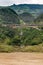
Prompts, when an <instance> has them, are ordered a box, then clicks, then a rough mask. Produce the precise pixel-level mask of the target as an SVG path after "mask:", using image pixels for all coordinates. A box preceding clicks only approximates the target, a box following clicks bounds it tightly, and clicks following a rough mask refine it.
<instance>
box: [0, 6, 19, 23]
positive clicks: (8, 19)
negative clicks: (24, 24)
mask: <svg viewBox="0 0 43 65" xmlns="http://www.w3.org/2000/svg"><path fill="white" fill-rule="evenodd" d="M0 23H4V24H9V23H10V24H12V23H14V24H19V23H20V20H19V17H18V15H17V14H16V12H15V11H13V10H12V9H10V8H8V7H3V8H0Z"/></svg>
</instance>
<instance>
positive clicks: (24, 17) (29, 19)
mask: <svg viewBox="0 0 43 65" xmlns="http://www.w3.org/2000/svg"><path fill="white" fill-rule="evenodd" d="M19 16H20V18H21V19H22V20H23V21H24V22H25V23H32V22H33V20H34V17H33V16H32V15H31V14H30V13H27V12H24V13H22V14H20V15H19Z"/></svg>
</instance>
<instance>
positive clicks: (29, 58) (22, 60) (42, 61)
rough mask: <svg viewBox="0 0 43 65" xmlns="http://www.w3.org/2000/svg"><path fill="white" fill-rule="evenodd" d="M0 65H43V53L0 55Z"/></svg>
mask: <svg viewBox="0 0 43 65" xmlns="http://www.w3.org/2000/svg"><path fill="white" fill-rule="evenodd" d="M0 65H43V53H27V52H15V53H0Z"/></svg>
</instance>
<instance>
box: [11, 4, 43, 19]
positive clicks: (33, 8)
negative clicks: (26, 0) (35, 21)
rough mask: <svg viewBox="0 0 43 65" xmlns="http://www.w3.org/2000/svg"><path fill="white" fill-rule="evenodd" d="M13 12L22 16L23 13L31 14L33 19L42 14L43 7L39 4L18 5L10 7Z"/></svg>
mask: <svg viewBox="0 0 43 65" xmlns="http://www.w3.org/2000/svg"><path fill="white" fill-rule="evenodd" d="M10 7H11V8H12V9H13V10H15V11H16V12H17V13H18V14H22V13H24V12H28V13H31V14H32V15H33V16H34V17H35V18H36V17H37V16H38V15H40V14H41V13H43V5H39V4H19V5H15V4H14V5H12V6H10Z"/></svg>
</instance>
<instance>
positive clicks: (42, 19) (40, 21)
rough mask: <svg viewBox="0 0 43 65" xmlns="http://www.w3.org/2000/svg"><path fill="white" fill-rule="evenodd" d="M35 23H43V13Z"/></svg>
mask: <svg viewBox="0 0 43 65" xmlns="http://www.w3.org/2000/svg"><path fill="white" fill-rule="evenodd" d="M34 22H35V23H38V24H39V25H43V14H40V15H39V16H38V17H37V18H36V19H35V20H34Z"/></svg>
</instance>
